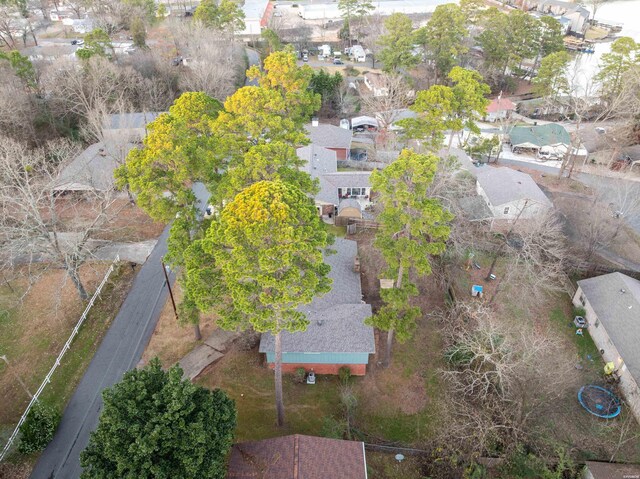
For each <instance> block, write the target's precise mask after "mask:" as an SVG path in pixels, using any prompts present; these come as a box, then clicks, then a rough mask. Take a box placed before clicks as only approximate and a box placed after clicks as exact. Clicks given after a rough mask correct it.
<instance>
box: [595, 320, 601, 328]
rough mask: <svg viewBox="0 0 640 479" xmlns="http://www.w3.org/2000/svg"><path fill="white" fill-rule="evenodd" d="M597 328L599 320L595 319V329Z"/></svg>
mask: <svg viewBox="0 0 640 479" xmlns="http://www.w3.org/2000/svg"><path fill="white" fill-rule="evenodd" d="M599 326H600V320H599V319H596V322H595V327H596V328H597V327H599Z"/></svg>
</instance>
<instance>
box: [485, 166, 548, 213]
mask: <svg viewBox="0 0 640 479" xmlns="http://www.w3.org/2000/svg"><path fill="white" fill-rule="evenodd" d="M476 178H477V180H478V183H479V184H480V186H481V187H482V189H483V190H484V192H485V194H486V195H487V198H489V201H490V202H491V204H492V205H493V206H500V205H504V204H507V203H511V202H512V201H520V200H530V201H535V202H536V203H540V204H543V205H546V206H548V207H553V203H551V200H549V198H547V196H546V195H545V194H544V192H543V191H542V190H541V189H540V187H539V186H538V185H537V184H536V182H535V181H533V178H531V176H529V175H527V174H526V173H522V172H520V171H516V170H512V169H511V168H505V167H502V168H493V167H482V168H478V170H477V172H476Z"/></svg>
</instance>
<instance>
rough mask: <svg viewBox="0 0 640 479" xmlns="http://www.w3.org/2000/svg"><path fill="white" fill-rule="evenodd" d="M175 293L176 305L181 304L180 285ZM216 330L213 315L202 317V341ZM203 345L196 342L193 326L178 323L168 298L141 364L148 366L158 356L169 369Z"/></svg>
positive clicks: (175, 289) (177, 285)
mask: <svg viewBox="0 0 640 479" xmlns="http://www.w3.org/2000/svg"><path fill="white" fill-rule="evenodd" d="M173 293H174V295H175V300H176V304H180V301H182V289H181V288H180V285H179V284H178V283H174V286H173ZM214 328H215V318H214V317H213V316H212V315H201V319H200V332H201V334H202V339H207V337H208V336H209V335H210V334H211V332H212V331H213V329H214ZM201 343H202V340H200V341H196V339H195V334H194V329H193V326H192V325H190V324H181V323H180V322H178V320H177V319H176V317H175V314H174V312H173V305H172V304H171V300H170V299H169V298H167V302H166V303H165V305H164V308H163V309H162V313H161V314H160V318H159V319H158V323H157V325H156V329H155V330H154V331H153V335H152V336H151V340H150V341H149V344H148V345H147V348H146V349H145V350H144V353H143V355H142V360H141V364H147V363H148V362H149V361H150V360H151V359H152V358H154V357H156V356H157V357H158V358H159V359H160V362H162V365H163V366H164V367H165V368H168V367H170V366H172V365H174V364H175V363H177V362H178V361H179V360H180V359H182V358H183V357H184V356H185V355H186V354H187V353H189V352H190V351H191V350H192V349H193V348H195V347H196V346H197V345H199V344H201Z"/></svg>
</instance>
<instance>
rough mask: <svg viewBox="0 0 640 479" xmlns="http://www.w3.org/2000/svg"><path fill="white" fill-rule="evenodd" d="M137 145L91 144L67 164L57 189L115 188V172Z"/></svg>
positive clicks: (125, 143)
mask: <svg viewBox="0 0 640 479" xmlns="http://www.w3.org/2000/svg"><path fill="white" fill-rule="evenodd" d="M134 146H135V145H134V144H133V143H129V142H126V141H123V142H117V141H106V142H104V143H103V142H100V143H96V144H94V145H91V146H90V147H88V148H87V149H86V150H84V151H83V152H82V153H80V154H79V155H78V156H76V157H75V158H74V159H73V161H71V162H70V163H69V164H68V165H66V166H65V167H64V168H63V169H62V171H61V172H60V174H59V175H58V178H57V180H56V183H57V186H56V187H55V190H56V191H87V190H93V189H96V190H100V191H105V190H109V189H111V188H113V186H114V178H113V172H114V170H115V169H116V167H117V166H118V165H119V164H121V163H122V162H124V160H125V158H126V157H127V154H128V153H129V150H131V149H132V148H133V147H134Z"/></svg>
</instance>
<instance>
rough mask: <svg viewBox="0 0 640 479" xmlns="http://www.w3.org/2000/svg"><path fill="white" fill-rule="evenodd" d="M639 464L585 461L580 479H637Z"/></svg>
mask: <svg viewBox="0 0 640 479" xmlns="http://www.w3.org/2000/svg"><path fill="white" fill-rule="evenodd" d="M638 478H640V464H618V463H615V462H596V461H587V462H586V463H585V465H584V470H583V473H582V479H638Z"/></svg>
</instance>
